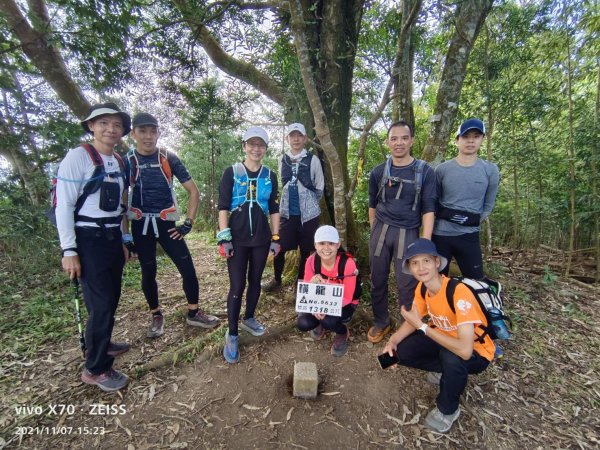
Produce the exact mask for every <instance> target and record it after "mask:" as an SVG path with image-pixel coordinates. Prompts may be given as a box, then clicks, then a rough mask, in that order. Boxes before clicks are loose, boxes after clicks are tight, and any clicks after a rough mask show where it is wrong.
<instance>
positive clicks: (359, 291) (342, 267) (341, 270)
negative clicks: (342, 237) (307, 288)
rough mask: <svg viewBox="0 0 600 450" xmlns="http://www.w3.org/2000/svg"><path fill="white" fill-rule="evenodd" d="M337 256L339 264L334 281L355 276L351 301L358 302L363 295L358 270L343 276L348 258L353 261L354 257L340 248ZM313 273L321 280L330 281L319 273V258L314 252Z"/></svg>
mask: <svg viewBox="0 0 600 450" xmlns="http://www.w3.org/2000/svg"><path fill="white" fill-rule="evenodd" d="M338 255H339V256H340V262H339V264H338V274H337V277H335V280H341V281H343V280H344V278H345V277H346V276H356V286H355V287H354V293H353V294H352V300H360V298H361V297H362V294H363V284H362V279H361V276H360V272H359V271H358V268H357V269H356V271H355V273H354V274H353V275H344V271H345V270H346V263H347V262H348V259H350V258H352V259H354V256H352V254H351V253H349V252H347V251H346V250H344V249H343V248H341V247H340V248H339V249H338ZM355 261H356V260H355ZM314 272H315V273H316V274H317V273H318V274H319V275H321V276H322V277H323V278H329V279H331V277H328V276H327V275H323V274H322V273H321V257H320V256H319V255H318V253H316V252H315V266H314Z"/></svg>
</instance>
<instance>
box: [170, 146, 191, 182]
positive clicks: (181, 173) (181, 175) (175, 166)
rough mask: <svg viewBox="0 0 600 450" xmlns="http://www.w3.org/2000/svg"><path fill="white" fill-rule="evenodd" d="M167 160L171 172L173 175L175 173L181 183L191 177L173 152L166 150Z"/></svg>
mask: <svg viewBox="0 0 600 450" xmlns="http://www.w3.org/2000/svg"><path fill="white" fill-rule="evenodd" d="M167 160H168V161H169V165H170V166H171V172H173V175H175V177H176V178H177V179H178V180H179V182H180V183H181V184H183V183H185V182H186V181H190V180H191V179H192V176H191V175H190V173H189V172H188V170H187V169H186V168H185V166H184V165H183V163H182V162H181V160H180V159H179V157H178V156H177V155H176V154H175V153H173V152H167Z"/></svg>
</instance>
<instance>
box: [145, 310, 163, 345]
mask: <svg viewBox="0 0 600 450" xmlns="http://www.w3.org/2000/svg"><path fill="white" fill-rule="evenodd" d="M164 332H165V318H164V317H163V316H162V315H155V314H153V315H152V323H150V328H149V329H148V332H147V333H146V337H149V338H150V339H156V338H157V337H159V336H162V334H163V333H164Z"/></svg>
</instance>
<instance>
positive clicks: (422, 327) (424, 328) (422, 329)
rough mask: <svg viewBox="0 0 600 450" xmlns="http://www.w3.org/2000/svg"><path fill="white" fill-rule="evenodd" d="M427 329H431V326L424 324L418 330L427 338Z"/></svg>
mask: <svg viewBox="0 0 600 450" xmlns="http://www.w3.org/2000/svg"><path fill="white" fill-rule="evenodd" d="M427 328H429V325H427V324H426V323H424V324H423V325H421V326H420V327H419V328H418V329H417V331H418V332H420V333H421V334H424V335H425V336H427Z"/></svg>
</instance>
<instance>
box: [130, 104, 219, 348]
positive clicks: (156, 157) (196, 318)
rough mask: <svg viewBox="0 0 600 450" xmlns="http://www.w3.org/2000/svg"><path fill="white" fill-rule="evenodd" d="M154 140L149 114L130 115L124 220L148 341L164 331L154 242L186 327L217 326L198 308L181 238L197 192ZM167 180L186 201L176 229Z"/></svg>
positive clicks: (154, 124)
mask: <svg viewBox="0 0 600 450" xmlns="http://www.w3.org/2000/svg"><path fill="white" fill-rule="evenodd" d="M158 136H159V128H158V120H156V118H155V117H154V116H152V115H151V114H148V113H139V114H137V115H136V116H134V118H133V130H132V132H131V137H132V138H133V140H134V141H135V142H136V149H135V150H132V151H130V152H129V153H128V155H127V158H128V160H129V166H130V184H131V192H130V195H129V205H128V208H127V217H128V218H129V219H130V220H131V233H132V239H133V242H134V243H135V247H136V251H137V254H138V258H139V260H140V267H141V269H142V290H143V291H144V296H145V297H146V301H147V302H148V306H149V308H150V312H151V314H152V319H151V323H150V328H149V330H148V333H147V337H149V338H157V337H159V336H161V335H162V334H163V332H164V318H163V314H162V310H161V307H160V304H159V299H158V285H157V284H156V270H157V266H156V243H157V242H158V243H159V244H160V245H161V247H162V248H163V250H164V251H165V253H166V254H167V255H168V256H169V258H171V260H172V261H173V263H174V264H175V266H176V267H177V270H179V273H180V274H181V279H182V283H183V291H184V292H185V296H186V299H187V303H188V312H187V317H186V323H187V324H188V325H191V326H197V327H201V328H214V327H216V326H217V325H219V323H220V320H219V319H218V318H216V317H215V316H211V315H208V314H206V313H204V312H203V311H202V310H201V309H200V308H199V307H198V297H199V285H198V277H197V276H196V269H195V268H194V262H193V260H192V256H191V254H190V251H189V249H188V247H187V245H186V243H185V241H184V240H183V237H184V236H185V235H186V234H187V233H189V232H190V231H191V230H192V225H193V223H194V217H196V213H197V211H198V203H199V199H200V193H199V191H198V187H197V186H196V183H195V182H194V180H193V179H192V177H191V175H190V174H189V172H188V171H187V169H186V168H185V166H184V165H183V163H182V162H181V160H180V159H179V158H178V157H177V155H175V154H174V153H172V152H167V151H166V150H163V149H160V150H159V149H158V147H157V146H156V144H157V142H158ZM173 176H175V178H177V179H178V180H179V182H180V183H181V185H182V186H183V188H184V189H185V190H186V191H188V193H189V197H190V202H189V205H188V209H187V218H186V219H185V220H184V221H183V223H182V224H180V225H179V226H176V225H175V223H176V221H177V220H179V218H180V215H179V208H178V206H177V199H176V197H175V192H174V190H173V181H174V180H173Z"/></svg>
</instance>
